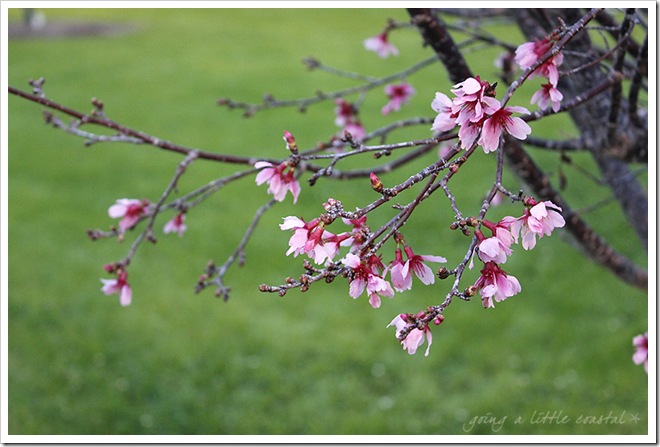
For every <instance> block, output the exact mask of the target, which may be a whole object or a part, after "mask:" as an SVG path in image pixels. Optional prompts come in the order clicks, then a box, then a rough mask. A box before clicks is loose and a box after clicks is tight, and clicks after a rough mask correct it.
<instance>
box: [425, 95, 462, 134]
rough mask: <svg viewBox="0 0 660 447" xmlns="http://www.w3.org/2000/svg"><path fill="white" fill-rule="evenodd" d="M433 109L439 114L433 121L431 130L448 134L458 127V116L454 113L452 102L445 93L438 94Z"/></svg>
mask: <svg viewBox="0 0 660 447" xmlns="http://www.w3.org/2000/svg"><path fill="white" fill-rule="evenodd" d="M431 108H432V109H433V110H434V111H435V112H436V113H437V114H438V116H436V117H435V120H433V125H432V126H431V130H437V131H438V132H448V131H450V130H452V129H453V128H454V127H456V116H457V115H455V114H454V113H453V112H452V101H451V99H449V97H448V96H447V95H445V94H444V93H440V92H436V93H435V98H434V99H433V101H432V102H431Z"/></svg>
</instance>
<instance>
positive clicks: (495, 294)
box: [474, 261, 521, 308]
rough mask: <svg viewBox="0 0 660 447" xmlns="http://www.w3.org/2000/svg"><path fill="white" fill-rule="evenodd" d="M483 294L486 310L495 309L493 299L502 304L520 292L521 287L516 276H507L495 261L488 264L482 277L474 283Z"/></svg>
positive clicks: (482, 301)
mask: <svg viewBox="0 0 660 447" xmlns="http://www.w3.org/2000/svg"><path fill="white" fill-rule="evenodd" d="M474 287H475V289H476V290H479V291H480V293H481V303H482V304H483V306H484V307H485V308H488V307H495V304H494V303H493V299H495V301H497V302H500V301H503V300H505V299H507V298H508V297H510V296H513V295H515V294H516V293H518V292H520V290H521V287H520V283H519V282H518V279H516V277H515V276H512V275H507V274H506V272H505V271H504V270H502V269H501V268H499V267H498V265H497V264H495V263H494V262H493V261H489V262H487V263H486V265H485V266H484V268H483V269H482V270H481V276H480V277H479V278H478V279H477V281H476V282H475V283H474Z"/></svg>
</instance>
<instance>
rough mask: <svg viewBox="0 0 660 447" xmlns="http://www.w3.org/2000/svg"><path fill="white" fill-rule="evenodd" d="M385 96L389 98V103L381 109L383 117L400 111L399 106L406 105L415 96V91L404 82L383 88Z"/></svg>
mask: <svg viewBox="0 0 660 447" xmlns="http://www.w3.org/2000/svg"><path fill="white" fill-rule="evenodd" d="M385 94H386V95H387V97H388V98H390V101H389V102H388V103H387V104H385V105H384V106H383V108H382V109H381V111H380V112H381V113H382V114H383V115H387V114H388V113H390V112H393V111H397V110H400V109H401V106H402V105H403V104H405V103H407V102H408V100H409V99H410V97H411V96H412V95H414V94H415V89H414V88H413V86H412V85H410V84H408V83H406V82H403V83H401V84H390V85H387V86H385Z"/></svg>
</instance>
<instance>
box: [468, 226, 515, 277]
mask: <svg viewBox="0 0 660 447" xmlns="http://www.w3.org/2000/svg"><path fill="white" fill-rule="evenodd" d="M511 219H513V218H511ZM482 223H483V226H484V227H486V228H488V229H489V230H490V231H491V233H492V234H493V236H492V237H489V238H486V237H484V235H483V233H482V232H481V230H476V231H475V234H476V235H477V238H478V239H479V243H478V244H477V248H478V249H479V259H481V260H482V261H483V262H488V261H493V262H495V263H496V264H503V263H505V262H506V259H507V256H511V244H513V241H514V238H513V235H512V234H511V231H509V227H510V226H511V223H510V221H509V220H507V218H505V219H503V220H501V221H500V222H498V223H497V224H494V223H492V222H490V221H488V220H485V219H484V220H483V222H482ZM470 268H472V267H470Z"/></svg>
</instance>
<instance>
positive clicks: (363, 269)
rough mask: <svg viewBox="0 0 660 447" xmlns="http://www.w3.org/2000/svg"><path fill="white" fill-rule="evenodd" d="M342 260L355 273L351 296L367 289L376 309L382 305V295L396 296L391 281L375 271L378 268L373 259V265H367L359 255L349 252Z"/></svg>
mask: <svg viewBox="0 0 660 447" xmlns="http://www.w3.org/2000/svg"><path fill="white" fill-rule="evenodd" d="M372 259H373V258H372ZM341 262H342V264H344V265H345V266H347V267H350V268H351V271H352V273H353V278H352V280H351V282H350V284H349V292H348V294H349V295H350V296H351V297H353V298H357V297H359V296H360V295H362V292H364V290H365V289H366V290H367V294H368V295H369V304H371V307H373V308H374V309H377V308H379V307H380V297H381V296H386V297H388V298H392V297H393V296H394V290H393V289H392V286H391V285H390V283H389V282H387V281H386V280H384V279H383V278H382V277H381V276H380V275H378V274H377V273H375V271H374V270H376V268H375V266H374V265H373V262H372V261H370V263H371V264H372V265H367V263H365V262H363V261H362V260H361V259H360V257H359V256H358V255H356V254H353V253H348V254H347V255H346V256H345V257H344V259H342V261H341Z"/></svg>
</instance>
